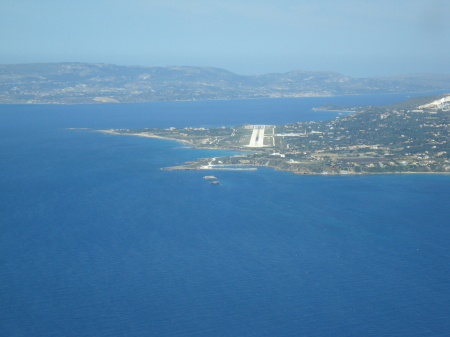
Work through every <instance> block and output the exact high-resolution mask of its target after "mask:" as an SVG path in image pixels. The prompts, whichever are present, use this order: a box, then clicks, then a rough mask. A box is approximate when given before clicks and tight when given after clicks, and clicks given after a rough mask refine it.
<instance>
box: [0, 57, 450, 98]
mask: <svg viewBox="0 0 450 337" xmlns="http://www.w3.org/2000/svg"><path fill="white" fill-rule="evenodd" d="M447 89H449V90H450V74H448V75H445V74H408V75H399V76H392V77H372V78H351V77H348V76H344V75H342V74H339V73H336V72H331V71H299V70H295V71H290V72H287V73H284V74H266V75H237V74H234V73H232V72H229V71H227V70H223V69H218V68H211V67H141V66H119V65H113V64H101V63H35V64H13V65H0V103H40V104H86V103H113V102H128V103H131V102H151V101H177V100H212V99H248V98H268V97H305V96H333V95H354V94H374V93H399V92H425V91H432V90H447Z"/></svg>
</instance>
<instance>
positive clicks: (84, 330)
mask: <svg viewBox="0 0 450 337" xmlns="http://www.w3.org/2000/svg"><path fill="white" fill-rule="evenodd" d="M406 96H407V95H403V96H402V95H368V96H352V97H334V98H301V99H273V100H253V101H213V102H211V101H209V102H170V103H145V104H120V105H83V106H48V105H41V106H37V105H3V106H0V162H1V165H0V214H1V217H0V268H1V272H0V335H2V336H58V337H59V336H448V335H449V334H450V323H449V320H448V312H450V304H449V303H450V287H449V285H450V284H449V283H450V282H449V277H450V267H449V263H448V261H449V258H450V251H449V239H450V225H449V220H448V219H449V218H450V210H449V207H448V205H449V204H450V193H449V191H450V176H447V175H379V176H350V177H348V176H345V177H322V176H320V177H319V176H297V175H292V174H288V173H284V172H277V171H273V170H270V169H258V170H257V171H239V172H231V171H217V172H215V173H214V175H216V176H217V177H219V178H220V181H221V185H220V186H213V185H210V184H208V183H207V182H205V181H203V180H202V179H201V178H202V176H203V175H204V172H189V171H183V172H167V171H161V170H160V168H161V167H163V166H169V165H175V164H178V163H182V162H184V161H187V160H193V159H195V158H199V157H210V156H216V155H223V154H226V153H227V152H223V151H212V150H194V149H187V148H183V147H182V145H180V144H178V143H175V142H171V141H164V140H158V139H147V138H140V137H132V136H111V135H104V134H100V133H95V132H91V131H90V130H68V129H66V128H93V129H108V128H132V127H169V126H176V127H180V126H183V127H184V126H220V125H239V124H243V123H255V124H257V123H258V124H259V123H261V124H269V123H270V124H277V123H286V122H292V121H301V120H303V121H305V120H319V119H327V118H332V117H334V116H335V115H336V114H335V113H331V112H312V111H310V108H312V107H314V106H317V105H321V104H324V103H336V104H358V105H359V104H368V105H382V104H388V103H392V102H395V101H399V100H402V99H403V98H405V97H406Z"/></svg>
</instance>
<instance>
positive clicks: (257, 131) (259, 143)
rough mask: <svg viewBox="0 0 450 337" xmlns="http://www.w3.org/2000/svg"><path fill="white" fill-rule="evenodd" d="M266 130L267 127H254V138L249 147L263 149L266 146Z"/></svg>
mask: <svg viewBox="0 0 450 337" xmlns="http://www.w3.org/2000/svg"><path fill="white" fill-rule="evenodd" d="M264 130H265V125H253V131H252V136H251V137H250V143H249V144H248V145H246V146H248V147H263V146H264Z"/></svg>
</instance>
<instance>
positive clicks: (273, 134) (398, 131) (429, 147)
mask: <svg viewBox="0 0 450 337" xmlns="http://www.w3.org/2000/svg"><path fill="white" fill-rule="evenodd" d="M331 108H332V109H333V110H335V111H336V110H337V111H351V113H350V114H347V115H345V116H342V117H336V118H335V119H332V120H326V121H319V122H298V123H289V124H285V125H242V126H238V127H225V126H222V127H217V128H193V127H185V128H174V127H171V128H167V129H158V128H145V129H113V130H99V131H100V132H103V133H108V134H117V135H136V136H143V137H156V138H164V139H171V140H176V141H179V142H183V143H185V144H188V145H189V146H191V147H194V148H198V149H224V150H239V151H242V152H243V153H241V154H238V155H234V156H225V157H217V158H203V159H199V160H197V161H194V162H187V163H184V164H183V165H179V166H173V167H167V168H164V169H165V170H212V169H216V170H217V169H227V170H229V169H239V170H243V169H249V168H254V167H272V168H274V169H277V170H281V171H288V172H292V173H295V174H376V173H450V139H449V136H450V132H449V125H450V94H446V95H438V96H428V97H414V98H411V99H409V100H406V101H404V102H400V103H395V104H391V105H388V106H384V107H348V106H345V107H340V106H335V105H333V106H323V107H318V108H317V109H319V110H323V109H331ZM245 152H248V153H245Z"/></svg>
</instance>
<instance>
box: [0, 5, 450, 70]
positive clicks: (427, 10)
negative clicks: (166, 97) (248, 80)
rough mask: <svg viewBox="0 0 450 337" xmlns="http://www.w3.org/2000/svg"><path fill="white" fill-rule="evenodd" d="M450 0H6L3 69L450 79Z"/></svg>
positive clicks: (0, 22) (1, 13)
mask: <svg viewBox="0 0 450 337" xmlns="http://www.w3.org/2000/svg"><path fill="white" fill-rule="evenodd" d="M449 13H450V0H307V1H302V0H296V1H294V0H127V1H125V0H76V1H75V0H74V1H64V0H0V34H1V35H0V46H1V47H0V63H1V64H8V63H31V62H72V61H75V62H100V63H115V64H121V65H145V66H167V65H177V66H183V65H193V66H212V67H219V68H224V69H227V70H230V71H233V72H235V73H238V74H264V73H270V72H287V71H290V70H294V69H299V70H332V71H337V72H341V73H343V74H345V75H348V76H353V77H364V76H378V75H394V74H402V73H424V72H433V73H446V74H449V73H450V17H449Z"/></svg>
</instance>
